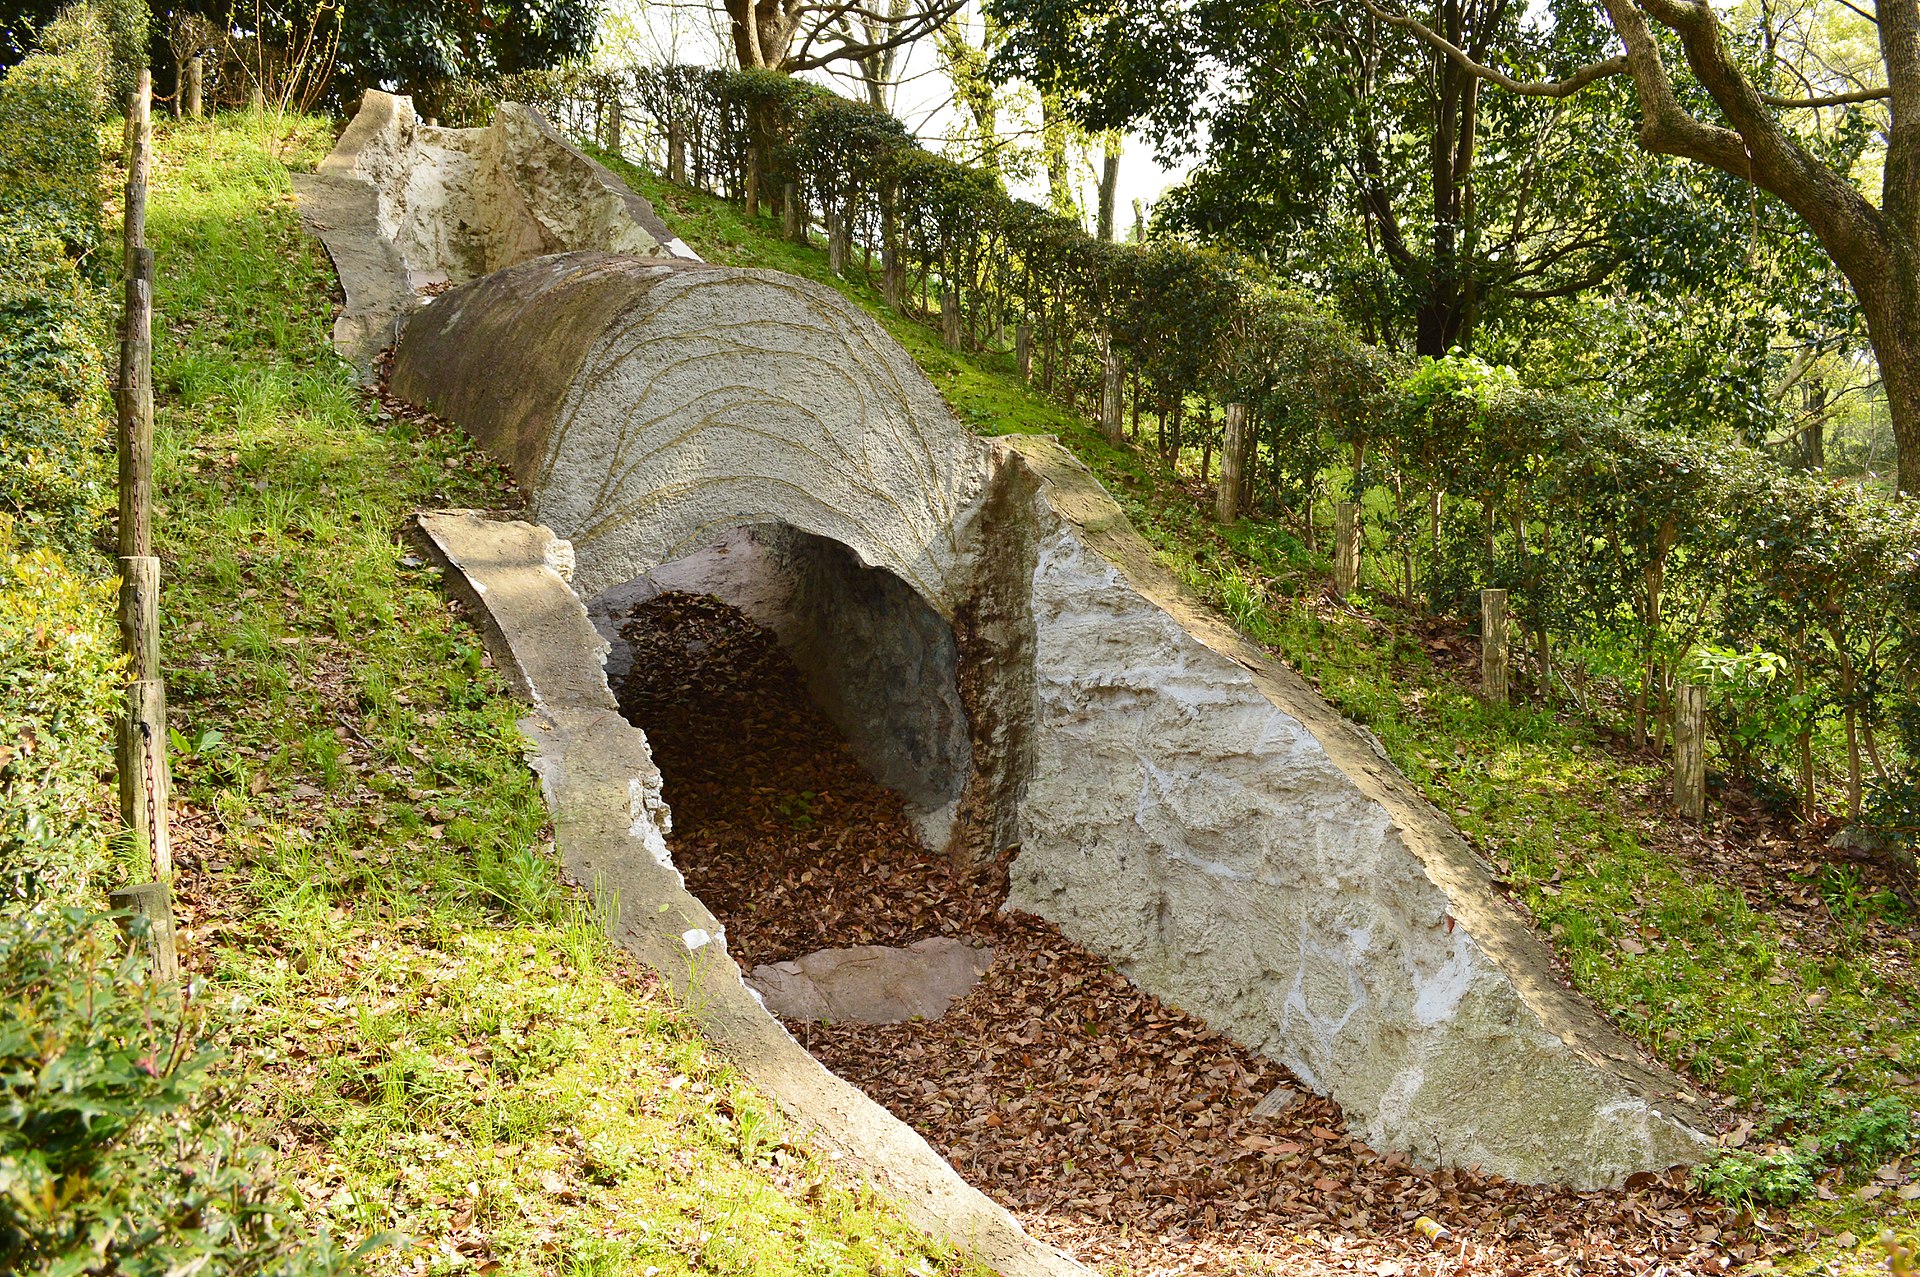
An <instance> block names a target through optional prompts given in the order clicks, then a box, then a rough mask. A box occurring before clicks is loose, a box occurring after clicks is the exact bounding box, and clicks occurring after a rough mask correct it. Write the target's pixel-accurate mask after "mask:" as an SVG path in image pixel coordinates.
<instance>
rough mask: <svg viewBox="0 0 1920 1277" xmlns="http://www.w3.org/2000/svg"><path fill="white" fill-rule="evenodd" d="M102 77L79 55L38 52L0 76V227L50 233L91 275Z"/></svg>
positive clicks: (96, 250)
mask: <svg viewBox="0 0 1920 1277" xmlns="http://www.w3.org/2000/svg"><path fill="white" fill-rule="evenodd" d="M100 93H101V89H100V80H99V74H98V71H97V70H96V69H94V68H92V67H89V66H88V65H87V64H86V63H85V61H84V60H83V59H81V58H78V57H54V56H51V55H48V54H35V55H34V56H33V57H30V58H28V59H26V60H25V61H23V62H21V63H20V64H19V65H18V66H16V67H14V68H12V69H11V70H9V71H8V72H7V74H6V78H5V79H4V80H0V226H6V227H9V228H13V229H15V230H19V231H24V232H27V233H29V234H37V235H45V236H52V237H53V238H55V239H57V240H58V241H59V242H60V243H61V245H62V246H63V247H64V248H65V249H66V252H67V255H68V256H69V257H70V258H72V259H73V260H74V261H75V262H77V263H79V265H80V267H81V270H82V271H83V272H84V273H85V274H86V275H87V276H88V278H90V279H92V280H94V281H96V282H99V281H103V280H104V279H105V278H106V274H107V269H106V263H105V262H103V261H102V260H101V259H100V233H101V204H100V158H101V157H100V133H99V129H98V127H97V126H96V123H95V121H96V119H97V116H98V114H99V111H98V105H99V102H100Z"/></svg>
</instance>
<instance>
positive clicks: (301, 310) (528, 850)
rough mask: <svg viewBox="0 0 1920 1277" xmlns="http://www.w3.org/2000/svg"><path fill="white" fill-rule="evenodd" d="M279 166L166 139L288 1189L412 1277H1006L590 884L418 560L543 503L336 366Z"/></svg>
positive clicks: (206, 775) (202, 791) (173, 383)
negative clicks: (599, 904) (922, 1232)
mask: <svg viewBox="0 0 1920 1277" xmlns="http://www.w3.org/2000/svg"><path fill="white" fill-rule="evenodd" d="M263 140H264V135H263V131H262V129H261V128H260V126H259V123H258V121H257V119H255V118H254V117H247V116H242V117H232V118H223V119H221V120H218V121H214V122H211V123H205V124H200V123H187V124H173V123H167V122H162V123H161V125H160V129H159V138H158V148H157V149H158V153H157V158H156V164H155V174H154V192H153V197H152V204H151V212H150V220H149V238H150V241H151V243H152V245H153V247H154V250H155V253H156V257H157V260H158V263H159V273H160V279H159V282H158V286H157V303H156V305H157V311H158V319H157V321H156V326H155V382H156V386H157V393H158V400H159V409H158V421H157V441H156V471H157V486H158V493H159V497H158V500H159V509H158V511H157V512H156V519H155V528H156V539H157V541H158V548H159V553H160V554H161V555H162V557H163V560H164V573H165V585H164V593H165V598H164V608H163V611H164V616H165V623H164V625H165V631H164V651H165V652H166V659H167V669H166V674H167V678H168V682H169V690H170V696H171V714H170V719H171V724H172V728H173V731H174V734H175V740H174V743H175V760H174V769H175V772H174V774H175V779H176V788H177V792H178V795H179V796H180V797H181V798H183V799H184V800H185V811H184V813H183V816H182V818H181V819H180V821H179V823H178V828H179V830H180V834H179V846H180V849H181V855H182V857H183V875H182V878H181V883H182V889H183V900H182V920H183V924H184V932H183V937H184V949H185V952H186V955H187V957H188V959H189V961H192V962H194V963H195V965H196V966H197V967H198V969H199V970H200V971H201V972H202V973H203V974H204V976H205V979H204V983H203V986H202V988H201V990H200V992H199V994H198V997H199V1000H200V1005H201V1006H202V1008H203V1009H204V1011H205V1013H206V1015H207V1020H208V1023H209V1024H210V1025H211V1026H213V1027H214V1028H215V1030H216V1031H217V1033H218V1035H219V1036H220V1038H221V1039H222V1040H223V1041H224V1042H225V1044H226V1045H227V1047H228V1048H229V1059H230V1060H231V1061H232V1062H233V1063H232V1067H233V1068H235V1069H244V1070H245V1072H244V1074H243V1075H238V1076H236V1079H235V1080H236V1082H237V1083H238V1084H239V1085H238V1089H237V1092H236V1093H237V1094H238V1096H239V1097H240V1099H239V1103H240V1106H241V1108H242V1109H243V1110H244V1112H245V1113H246V1114H247V1115H248V1117H249V1119H250V1120H251V1122H252V1123H253V1124H254V1125H255V1126H256V1128H257V1129H258V1130H259V1131H260V1132H261V1133H262V1134H263V1135H269V1136H271V1137H273V1139H274V1141H275V1142H276V1143H277V1144H279V1145H280V1147H281V1148H282V1153H283V1156H282V1164H283V1172H284V1175H283V1178H284V1182H285V1183H286V1184H287V1185H288V1186H289V1187H290V1188H293V1189H295V1190H297V1191H298V1192H299V1193H300V1194H301V1196H302V1197H303V1199H304V1201H305V1204H306V1209H307V1210H308V1211H309V1212H311V1213H312V1214H313V1215H315V1216H324V1217H326V1218H327V1219H329V1220H330V1221H331V1222H332V1223H333V1224H334V1226H335V1227H336V1229H337V1231H340V1232H344V1233H346V1234H348V1235H349V1236H360V1235H365V1234H369V1233H374V1232H380V1231H391V1232H394V1233H396V1234H399V1235H400V1236H401V1238H402V1240H401V1241H399V1242H398V1243H396V1244H395V1245H392V1246H390V1247H388V1248H387V1249H386V1250H384V1251H382V1252H381V1253H380V1255H379V1256H378V1257H377V1258H376V1259H375V1261H374V1264H373V1267H374V1269H375V1270H376V1271H420V1270H422V1269H423V1270H424V1271H428V1272H452V1271H470V1270H488V1265H498V1271H500V1272H503V1273H565V1274H583V1275H584V1274H626V1273H645V1272H650V1271H653V1270H654V1269H657V1270H658V1271H659V1272H660V1273H662V1274H677V1273H691V1272H701V1273H709V1272H713V1273H755V1274H769V1275H776V1274H777V1275H786V1274H795V1275H798V1274H841V1273H845V1274H856V1273H858V1274H864V1273H897V1274H907V1273H914V1274H922V1275H924V1274H928V1273H931V1272H935V1271H938V1272H945V1273H958V1272H972V1271H975V1269H974V1268H973V1267H972V1265H971V1264H970V1263H969V1262H968V1261H966V1260H964V1259H962V1258H960V1257H958V1256H956V1255H955V1254H954V1253H952V1252H951V1251H950V1250H949V1249H947V1248H944V1247H941V1246H937V1245H934V1244H932V1243H930V1242H928V1241H927V1240H926V1239H925V1238H924V1237H921V1236H919V1235H917V1234H916V1233H914V1232H913V1231H912V1230H911V1229H909V1228H907V1227H906V1226H905V1225H904V1224H903V1223H902V1222H901V1221H900V1220H899V1218H898V1217H897V1215H896V1214H895V1213H894V1212H893V1211H892V1210H891V1209H890V1208H889V1207H888V1206H887V1205H886V1204H885V1203H884V1202H881V1201H879V1200H877V1199H876V1198H875V1197H874V1196H873V1195H872V1194H871V1193H869V1192H868V1191H866V1190H865V1189H863V1188H861V1187H860V1186H858V1185H856V1184H853V1183H850V1182H847V1181H845V1180H844V1179H843V1178H841V1177H839V1176H836V1175H835V1174H834V1173H833V1172H832V1171H831V1170H830V1169H829V1168H828V1167H827V1166H826V1165H825V1164H824V1163H823V1161H822V1160H821V1159H820V1158H819V1157H817V1156H815V1155H814V1154H813V1153H812V1152H810V1151H809V1150H808V1149H807V1148H806V1147H805V1146H804V1145H803V1144H800V1143H798V1142H795V1141H793V1140H790V1139H789V1138H788V1136H787V1134H786V1133H785V1132H784V1131H783V1130H782V1128H781V1124H780V1122H779V1120H778V1119H777V1117H776V1116H775V1114H774V1110H773V1108H772V1106H771V1105H770V1104H769V1102H768V1101H766V1100H765V1099H763V1098H761V1097H759V1096H758V1095H756V1094H755V1093H754V1092H753V1091H752V1089H751V1088H749V1087H748V1086H746V1085H745V1084H744V1083H743V1081H742V1080H741V1078H740V1077H739V1076H738V1075H737V1074H736V1072H735V1071H734V1070H733V1068H732V1067H731V1066H730V1065H729V1064H728V1063H727V1062H726V1061H725V1060H723V1059H721V1058H720V1057H718V1056H717V1055H716V1054H715V1053H714V1052H713V1051H712V1050H711V1049H710V1048H709V1047H708V1046H707V1045H706V1044H705V1043H703V1041H702V1040H701V1038H700V1037H699V1035H698V1033H697V1031H696V1030H695V1028H694V1027H693V1024H692V1022H691V1020H690V1019H689V1017H688V1016H687V1015H686V1014H685V1013H684V1012H683V1011H682V1010H681V1009H679V1008H677V1007H676V1006H674V1005H673V1004H672V1002H671V1001H670V1000H669V999H668V998H667V997H666V996H665V995H664V993H662V992H661V991H660V990H659V989H658V988H656V987H655V985H654V983H653V982H652V981H651V980H650V979H648V978H647V977H646V976H644V975H643V973H641V972H640V971H638V970H637V969H636V968H635V967H634V966H633V965H632V964H631V962H630V961H629V960H627V959H625V958H624V957H623V956H622V955H620V954H618V953H617V952H615V951H614V950H613V949H612V948H611V946H610V945H609V944H608V942H607V941H606V939H605V936H604V932H603V930H602V928H601V925H600V919H599V918H598V917H596V916H595V914H594V912H593V910H592V908H591V906H590V905H589V904H588V902H587V901H586V899H585V897H584V896H583V895H582V894H581V893H579V892H577V891H575V890H573V889H571V888H569V887H568V886H566V885H565V884H563V882H562V881H561V879H560V877H559V874H558V871H557V869H556V867H555V863H554V855H553V847H552V843H551V831H550V829H549V828H548V825H547V814H546V811H545V809H544V807H543V806H542V804H541V801H540V796H539V792H538V789H537V786H536V784H535V782H534V780H533V777H532V776H531V774H530V773H529V771H528V769H527V767H526V765H525V762H524V760H523V757H522V749H523V746H524V742H523V740H522V738H521V736H520V734H519V732H518V730H517V729H516V727H515V721H516V719H517V718H518V717H519V716H520V715H521V714H522V713H523V712H524V711H523V707H522V706H520V705H519V704H518V703H516V702H515V701H514V700H513V699H512V698H511V697H510V696H509V695H508V694H507V692H506V689H505V687H504V685H503V682H502V680H501V679H499V678H498V677H497V676H496V674H495V672H494V671H493V670H492V669H491V668H490V666H489V661H488V659H487V657H486V655H485V654H484V652H483V649H482V647H481V644H480V642H479V640H478V638H477V637H476V635H475V634H474V632H473V630H472V629H471V628H470V627H469V626H468V625H467V624H466V622H465V621H464V620H463V619H462V618H461V617H460V616H459V615H458V614H457V613H456V611H455V610H454V609H453V608H452V607H451V606H450V605H449V604H448V602H447V601H446V599H445V597H444V595H443V594H442V592H441V590H440V589H439V583H438V581H437V579H436V577H435V575H434V573H433V572H431V571H429V570H426V569H424V568H422V567H421V566H420V565H419V563H418V561H417V560H416V559H414V558H413V557H412V556H411V555H410V554H409V553H408V552H407V549H406V547H405V546H404V544H402V543H400V542H399V541H398V540H397V534H398V532H399V531H400V529H401V526H402V524H403V522H404V520H405V518H406V516H407V515H408V514H409V513H410V512H412V511H413V510H415V509H419V508H422V507H436V506H455V505H460V506H480V507H489V506H499V505H501V504H503V503H505V502H508V501H510V500H511V493H510V487H509V485H508V484H507V482H506V480H505V477H504V476H503V474H502V473H501V472H500V471H498V470H497V469H496V468H494V467H492V466H491V465H490V464H489V463H487V462H486V461H485V460H484V459H483V458H482V457H480V456H479V455H478V454H477V453H476V452H475V451H474V450H473V449H472V447H471V446H470V445H469V444H468V442H467V441H466V440H465V439H464V438H463V437H461V436H459V435H457V434H454V433H446V432H439V431H434V430H430V429H427V428H424V427H422V426H421V425H420V424H418V423H416V422H414V421H412V420H410V419H406V418H400V417H390V416H388V415H387V414H385V413H384V412H383V411H381V410H380V408H379V406H378V405H377V404H376V403H374V402H373V401H371V400H370V399H369V398H368V397H366V396H365V395H364V394H363V393H362V392H361V391H360V390H359V388H358V387H357V386H356V384H355V381H354V378H353V375H352V372H351V370H350V369H348V368H347V367H346V366H345V365H344V364H342V363H341V362H340V361H339V360H338V359H337V358H335V357H334V356H333V354H332V353H331V350H330V349H329V347H328V344H327V335H328V329H329V326H330V323H331V318H332V303H331V299H330V296H329V290H330V288H331V287H332V283H333V280H332V274H331V270H330V267H329V266H328V264H327V262H326V259H325V257H324V255H323V254H322V253H321V252H320V251H319V249H318V247H317V245H315V244H314V243H312V242H311V241H310V240H308V239H307V238H306V237H305V236H304V235H303V234H302V233H301V232H300V230H299V228H298V225H297V222H296V219H295V216H294V210H293V203H292V193H291V188H290V183H289V176H288V171H287V167H286V165H285V164H283V163H282V162H280V161H279V160H276V159H273V158H270V157H269V155H268V153H267V151H266V150H265V149H264V148H263V145H262V143H263ZM329 140H330V139H329V137H328V134H327V132H326V130H325V128H324V125H323V123H321V122H318V121H307V120H301V121H295V122H294V129H293V132H292V134H291V136H289V137H288V138H286V139H283V144H282V146H281V148H280V149H281V153H282V154H284V155H285V156H286V157H287V163H288V164H292V165H295V166H299V165H310V164H311V163H312V162H313V161H314V160H315V159H316V158H317V157H318V156H319V154H321V153H322V152H323V151H324V149H325V146H326V144H327V143H328V141H329ZM128 868H129V869H132V868H134V867H133V866H129V867H128ZM416 1263H418V1264H420V1265H421V1266H422V1267H421V1268H415V1267H413V1265H415V1264H416Z"/></svg>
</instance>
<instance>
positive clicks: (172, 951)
mask: <svg viewBox="0 0 1920 1277" xmlns="http://www.w3.org/2000/svg"><path fill="white" fill-rule="evenodd" d="M107 903H108V905H109V906H111V907H112V909H113V910H114V912H116V913H121V912H124V913H128V914H130V915H132V916H130V917H126V918H121V919H119V923H120V930H121V931H122V932H124V933H125V934H126V935H128V936H132V935H133V931H134V920H135V919H136V918H145V919H146V920H147V936H146V941H147V956H148V958H149V959H150V960H151V961H152V963H153V974H154V977H155V978H156V979H159V980H163V981H172V980H176V979H178V978H179V976H180V958H179V953H178V950H177V949H176V948H175V944H174V938H173V892H172V891H171V890H170V889H169V888H168V887H167V884H166V883H165V882H164V881H163V882H143V883H140V884H139V885H138V886H133V887H121V888H119V889H117V890H115V891H109V892H108V893H107Z"/></svg>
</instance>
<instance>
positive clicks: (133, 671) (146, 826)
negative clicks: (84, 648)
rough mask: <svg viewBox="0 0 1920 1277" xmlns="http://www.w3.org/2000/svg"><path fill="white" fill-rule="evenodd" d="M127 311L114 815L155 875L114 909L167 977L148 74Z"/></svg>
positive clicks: (129, 223)
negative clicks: (120, 705)
mask: <svg viewBox="0 0 1920 1277" xmlns="http://www.w3.org/2000/svg"><path fill="white" fill-rule="evenodd" d="M127 134H128V140H129V144H128V150H127V199H126V209H127V211H126V230H125V249H126V267H127V284H126V309H125V315H124V317H123V319H122V323H121V331H120V393H119V401H118V404H117V409H118V410H117V412H116V413H115V418H116V427H117V428H116V431H115V435H116V442H117V444H118V451H119V454H120V518H119V538H120V545H119V552H120V553H119V564H120V634H121V643H122V646H123V647H124V649H125V651H126V654H127V676H128V682H127V705H126V715H125V717H124V718H123V719H122V720H121V724H120V737H119V741H118V746H117V750H116V754H117V760H118V763H119V776H120V814H121V816H122V818H123V819H125V821H126V822H127V828H128V829H129V830H130V831H131V832H132V834H133V838H134V842H135V844H136V845H137V846H139V847H140V848H141V849H142V850H143V851H145V852H146V853H148V854H149V855H150V856H151V857H152V865H153V876H154V881H153V882H151V883H143V884H140V885H138V886H133V887H128V888H125V889H123V890H122V891H120V892H116V893H115V901H116V906H117V907H119V906H121V904H122V902H121V900H120V897H122V896H124V897H126V903H125V905H124V907H127V908H133V909H135V911H136V912H138V913H141V914H142V915H144V916H145V917H147V919H148V921H149V923H150V928H149V932H148V940H147V943H148V945H149V946H150V948H151V949H152V953H153V964H154V972H155V974H156V975H157V976H158V977H159V978H161V979H166V980H170V979H172V978H173V977H174V975H175V973H176V971H177V966H176V962H175V957H174V949H173V906H172V902H171V892H170V888H169V883H170V882H171V880H172V878H173V847H172V842H171V840H170V839H169V837H168V829H167V805H168V799H169V795H168V789H169V783H168V776H167V690H166V684H165V683H164V682H163V681H162V680H161V677H160V560H159V559H158V558H156V557H155V556H154V553H153V251H152V250H151V249H149V248H148V247H147V242H146V221H147V184H148V180H149V178H150V176H151V173H152V168H153V77H152V73H151V72H148V71H142V72H140V79H139V83H138V85H137V86H136V87H135V89H134V92H133V97H132V100H131V101H130V102H129V103H128V104H127Z"/></svg>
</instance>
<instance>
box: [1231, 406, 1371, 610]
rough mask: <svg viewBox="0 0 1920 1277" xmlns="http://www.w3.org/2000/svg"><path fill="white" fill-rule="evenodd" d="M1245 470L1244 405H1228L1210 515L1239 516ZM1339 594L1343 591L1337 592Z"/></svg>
mask: <svg viewBox="0 0 1920 1277" xmlns="http://www.w3.org/2000/svg"><path fill="white" fill-rule="evenodd" d="M1246 469H1247V406H1246V405H1245V404H1243V403H1230V404H1228V405H1227V425H1226V441H1225V443H1224V444H1223V445H1222V446H1221V448H1220V488H1219V491H1218V492H1217V493H1215V494H1214V499H1213V517H1214V519H1215V520H1216V521H1218V522H1220V523H1232V522H1233V521H1234V520H1235V519H1237V518H1239V517H1240V488H1241V485H1242V481H1243V480H1244V478H1245V476H1246ZM1340 592H1341V594H1342V595H1345V594H1346V590H1341V591H1340Z"/></svg>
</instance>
